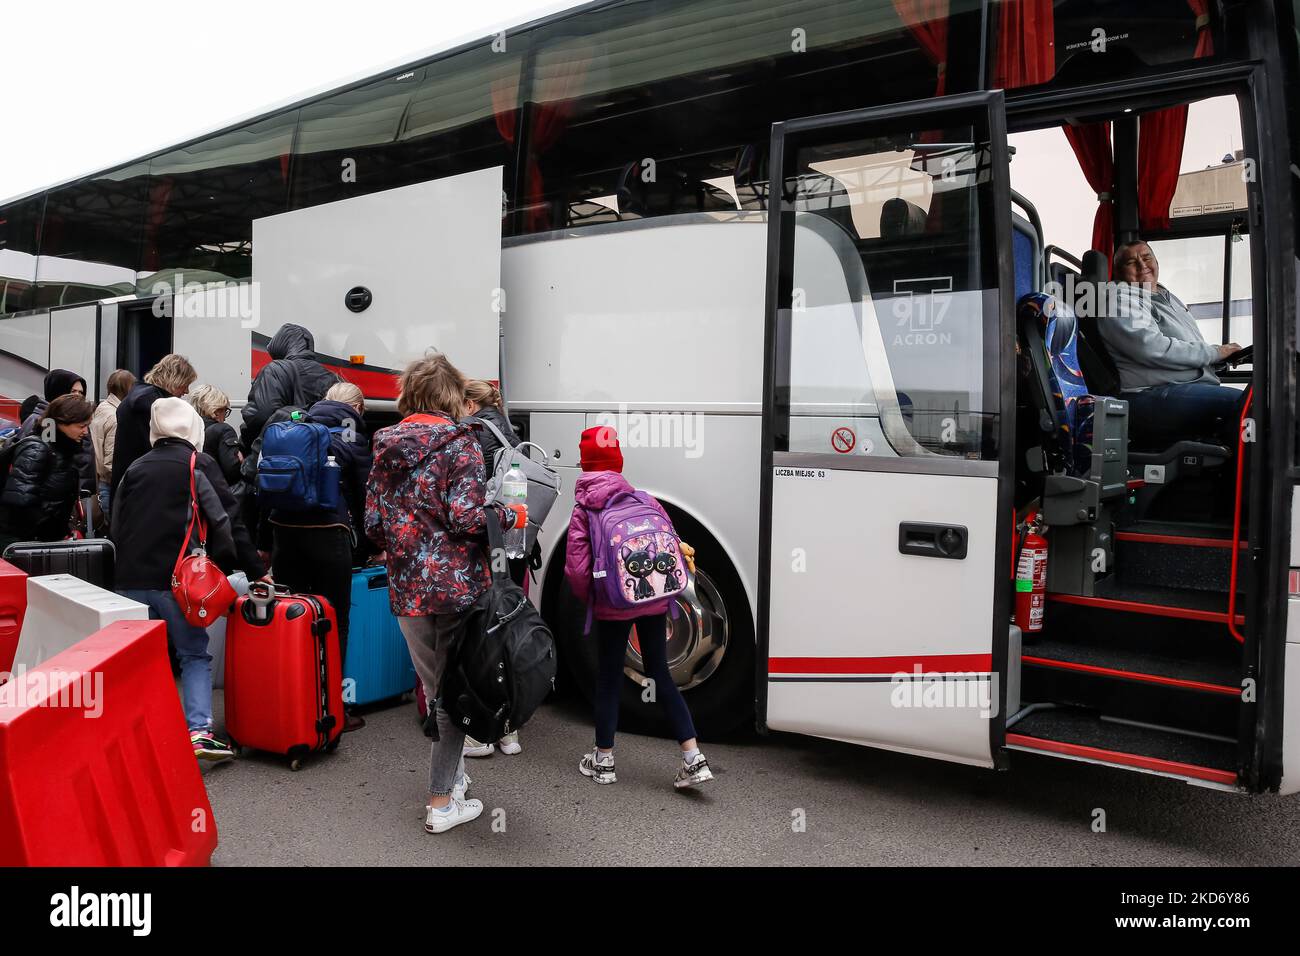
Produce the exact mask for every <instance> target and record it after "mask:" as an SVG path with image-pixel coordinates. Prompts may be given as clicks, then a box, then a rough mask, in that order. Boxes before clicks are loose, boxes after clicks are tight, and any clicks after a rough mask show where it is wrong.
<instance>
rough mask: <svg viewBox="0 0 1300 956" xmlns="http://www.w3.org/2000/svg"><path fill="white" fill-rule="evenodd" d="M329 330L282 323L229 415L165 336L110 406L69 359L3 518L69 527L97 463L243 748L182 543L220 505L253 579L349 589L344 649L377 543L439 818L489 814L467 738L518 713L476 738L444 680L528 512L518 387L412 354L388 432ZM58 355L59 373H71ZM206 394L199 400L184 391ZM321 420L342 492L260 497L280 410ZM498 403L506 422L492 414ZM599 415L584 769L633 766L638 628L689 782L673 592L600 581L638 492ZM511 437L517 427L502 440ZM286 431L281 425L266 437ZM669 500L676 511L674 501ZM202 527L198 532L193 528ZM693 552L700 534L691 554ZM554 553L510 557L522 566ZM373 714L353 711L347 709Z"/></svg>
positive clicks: (512, 740)
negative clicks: (493, 558)
mask: <svg viewBox="0 0 1300 956" xmlns="http://www.w3.org/2000/svg"><path fill="white" fill-rule="evenodd" d="M312 345H313V343H312V340H311V335H310V333H309V332H307V330H305V329H302V328H301V327H299V326H293V325H286V326H284V327H283V328H282V329H281V330H280V332H279V333H277V335H276V337H275V338H273V339H272V342H271V349H270V352H271V355H272V361H271V362H270V363H269V364H268V365H267V366H266V367H265V368H263V369H262V371H261V372H260V373H259V374H258V375H257V377H256V378H255V380H254V381H253V383H252V387H251V390H250V393H249V402H248V405H247V406H246V407H245V409H244V414H243V428H242V431H241V433H240V434H238V435H237V434H236V433H235V431H234V429H233V427H232V426H230V425H229V424H227V423H226V418H227V417H228V416H229V414H230V412H231V404H230V400H229V397H228V396H227V395H226V394H225V393H224V392H222V391H221V390H220V389H219V388H217V387H215V386H213V385H210V384H202V385H199V386H198V387H194V386H195V382H196V381H197V380H198V378H199V375H198V373H197V372H196V370H195V369H194V367H193V366H192V365H191V364H190V362H189V361H188V360H187V359H186V358H185V357H184V356H180V355H167V356H165V357H163V358H162V359H161V360H159V362H158V363H157V364H156V365H155V366H154V367H153V368H152V369H150V370H149V371H148V372H147V373H146V374H145V375H144V377H143V380H141V381H139V382H137V381H135V379H134V376H133V375H132V374H131V373H130V372H128V371H126V370H122V369H119V370H117V371H116V372H114V373H113V374H112V375H111V376H110V377H109V380H108V393H109V394H108V397H107V398H106V399H105V400H104V401H103V402H101V403H100V405H99V407H98V408H96V407H95V406H93V405H92V404H91V403H90V402H89V401H87V400H86V397H85V390H86V386H85V381H84V380H83V379H81V378H80V377H79V376H76V375H75V373H71V372H66V371H64V370H55V371H54V372H51V373H50V376H47V380H46V395H47V399H46V402H45V403H44V404H41V405H38V406H37V407H35V408H34V409H33V410H32V413H31V414H30V415H29V416H28V419H27V421H26V422H25V423H24V429H23V432H24V434H23V436H22V437H20V438H19V439H18V441H17V442H16V443H15V444H14V446H13V447H12V448H10V449H5V450H3V451H0V477H3V466H4V465H5V464H6V462H9V463H10V465H9V473H8V476H7V479H6V480H5V481H4V488H3V492H2V493H0V535H2V536H3V537H4V538H5V539H6V540H7V541H16V540H59V539H62V538H65V537H69V536H70V535H71V534H72V531H73V529H72V527H71V519H72V514H73V509H74V506H75V504H76V501H77V497H78V494H79V490H80V488H81V487H82V483H83V480H84V476H85V474H86V469H87V465H89V475H90V480H91V482H92V483H91V485H90V488H91V489H92V492H93V493H94V494H96V495H97V496H98V501H99V503H100V504H101V507H102V508H103V510H104V512H105V513H106V514H107V515H109V516H111V517H110V520H109V532H108V533H109V535H110V537H111V538H112V540H113V542H114V545H115V547H116V551H117V582H116V587H117V588H118V590H119V592H120V593H121V594H123V595H124V596H126V597H129V598H131V599H133V600H136V601H139V602H140V603H142V604H144V605H146V606H147V607H148V608H149V614H150V617H151V618H154V619H158V620H162V621H164V622H165V624H166V627H167V632H168V638H169V643H170V644H171V645H172V647H173V648H174V650H175V653H176V657H177V659H178V661H179V665H180V695H181V700H182V705H183V711H184V714H185V718H186V722H187V724H188V726H189V732H190V738H191V744H192V746H193V749H194V753H195V755H196V757H197V758H199V759H203V760H213V761H217V760H226V759H229V758H230V757H231V756H232V755H233V754H232V752H231V748H230V746H229V744H228V743H227V742H225V741H223V740H221V739H219V738H218V737H217V736H216V735H215V734H214V726H213V715H212V673H211V668H212V657H211V655H210V653H209V648H208V640H209V638H208V633H207V631H206V630H205V629H204V628H202V627H198V626H195V625H194V624H192V623H190V622H189V621H187V620H186V617H185V615H184V613H183V612H182V609H181V607H180V606H179V604H178V601H177V598H176V596H175V594H174V593H173V590H172V586H173V578H174V568H175V565H176V562H177V558H176V555H177V554H182V555H183V554H185V553H187V551H188V549H190V548H192V547H194V546H195V545H196V544H197V541H196V540H195V539H194V538H193V536H192V527H191V520H190V519H191V515H192V513H193V512H194V509H195V508H197V510H198V514H199V515H200V516H201V518H202V521H203V522H204V523H205V524H206V528H207V537H206V548H207V553H208V554H209V556H210V557H211V558H212V560H213V561H214V562H215V563H216V564H217V565H218V566H219V567H220V568H221V569H222V570H223V571H224V572H227V573H230V572H235V571H242V572H243V573H244V574H246V575H247V577H248V579H249V580H250V581H255V580H263V581H268V582H276V583H278V584H281V585H285V586H287V587H288V588H289V589H290V590H292V591H294V592H297V593H304V594H315V595H319V596H321V597H323V598H325V599H326V600H327V601H329V602H330V604H331V605H332V606H333V608H334V610H335V614H336V618H337V624H338V634H339V644H340V651H341V652H342V653H344V654H345V653H346V646H347V640H348V631H349V610H350V607H351V585H352V570H353V568H354V567H357V566H359V565H364V564H366V563H372V564H382V565H383V566H384V567H385V569H386V570H387V574H388V581H389V601H390V606H391V610H392V613H393V614H394V615H395V617H396V618H397V623H398V626H399V628H400V630H401V632H402V635H403V637H404V638H405V640H406V644H407V647H408V649H409V651H410V655H411V660H412V662H413V664H414V666H415V670H416V674H417V677H418V679H419V681H420V682H421V684H422V685H423V688H424V690H425V694H426V697H427V699H428V700H429V702H430V711H431V720H432V723H433V724H434V725H435V727H436V731H435V732H434V733H433V734H432V736H434V738H435V739H434V741H433V743H432V749H431V754H430V770H429V785H428V791H429V798H428V803H427V806H426V816H425V829H426V830H427V831H428V832H430V833H441V832H445V831H446V830H449V829H451V828H453V827H455V826H458V825H460V824H462V823H466V822H469V821H470V820H473V819H474V818H475V817H477V816H478V815H479V814H480V813H481V812H482V809H483V805H482V803H481V801H478V800H473V799H470V798H469V797H468V796H467V791H468V789H469V786H470V782H471V781H470V778H469V776H468V775H467V774H466V772H465V759H464V758H465V757H466V756H486V755H488V754H491V753H493V752H494V751H495V750H496V749H499V750H500V751H501V752H502V753H505V754H518V753H520V752H521V750H522V746H521V744H520V742H519V737H518V733H517V731H516V732H512V733H510V734H507V735H506V736H504V737H502V738H501V739H499V740H495V741H491V740H489V741H477V740H473V739H472V738H467V737H466V736H465V733H464V731H463V730H462V729H460V728H458V727H457V726H456V725H455V724H453V722H452V721H451V719H450V718H449V717H448V714H447V711H446V709H445V708H444V707H443V705H442V702H441V701H440V700H439V699H438V696H437V693H438V690H439V687H440V685H441V683H442V677H443V675H444V673H445V672H446V670H447V667H448V658H449V654H450V651H451V646H452V640H453V637H454V635H456V634H457V632H458V627H459V626H460V624H461V623H462V621H463V620H464V618H465V616H466V614H467V612H468V611H469V609H470V608H471V607H472V606H473V605H474V603H475V601H476V599H478V597H479V596H480V595H481V594H482V593H483V592H484V591H485V590H486V589H487V588H488V587H489V584H490V581H491V572H490V563H489V562H490V557H489V554H488V549H487V547H486V536H487V532H488V524H489V523H490V522H496V523H497V524H498V526H499V527H501V528H502V529H503V530H504V529H507V528H511V527H523V524H522V518H521V517H520V514H519V513H518V512H517V511H515V510H512V509H511V508H510V507H507V506H505V505H502V504H501V503H499V502H493V503H489V501H488V478H489V475H490V474H492V470H493V466H494V463H495V462H496V461H497V456H498V453H499V452H500V451H502V450H505V446H506V445H509V446H510V447H514V446H516V445H518V444H519V436H518V434H517V433H516V432H515V430H514V428H513V426H512V425H511V424H510V421H509V419H508V418H507V416H506V415H505V411H504V407H503V403H502V400H501V394H500V392H499V391H498V390H497V388H496V387H495V385H493V384H492V383H490V382H483V381H475V380H467V379H466V378H465V377H464V376H463V375H462V373H461V372H460V371H459V370H458V369H457V368H456V367H455V366H454V365H453V364H452V363H451V361H450V360H449V359H448V358H447V357H446V356H444V355H440V354H435V355H431V356H429V357H426V358H423V359H420V360H418V361H416V362H413V363H411V365H409V366H408V367H407V368H406V370H405V371H404V372H403V373H402V374H401V376H400V380H399V391H398V399H397V410H398V412H399V414H400V415H401V416H402V419H401V420H400V421H399V422H398V423H397V424H395V425H391V426H389V427H387V428H381V429H379V430H378V431H377V432H376V433H375V434H374V435H373V437H372V436H370V435H369V434H368V431H367V428H366V426H365V414H366V403H365V396H364V394H363V393H362V391H361V389H360V388H358V387H357V386H356V385H353V384H351V383H348V382H345V381H342V380H340V379H339V378H337V377H336V376H335V375H334V373H332V372H331V371H329V369H327V368H326V367H325V366H324V365H323V364H322V363H320V362H318V361H317V360H316V359H315V357H314V353H313V352H312ZM56 373H57V374H56ZM186 398H188V401H186V400H185V399H186ZM284 420H293V421H308V422H311V423H316V424H320V425H324V426H326V427H327V428H328V429H329V432H330V441H329V455H330V462H331V466H332V465H334V464H337V466H338V468H339V484H340V494H339V496H338V501H337V505H335V506H333V507H330V508H316V509H307V510H296V509H286V508H283V507H275V506H270V505H268V506H266V507H259V505H258V502H257V500H256V499H257V494H256V488H257V485H256V480H255V479H256V475H257V467H256V466H257V456H258V453H259V447H260V443H261V441H262V438H263V436H264V434H265V433H266V429H267V427H268V425H270V424H271V423H272V422H275V421H284ZM486 423H491V427H489V426H488V425H487V424H486ZM595 432H596V430H595V429H588V430H587V432H584V433H583V435H582V436H581V440H580V442H579V450H580V453H581V465H582V469H583V472H584V474H583V475H582V476H581V478H580V479H579V481H578V485H577V488H576V492H575V494H576V499H577V502H578V503H577V506H576V507H575V510H574V514H573V517H572V520H571V523H570V529H569V536H568V552H567V554H566V561H565V575H566V577H567V578H568V581H569V585H570V588H571V589H572V590H573V592H574V593H575V594H576V595H578V596H579V598H581V599H584V600H590V601H591V604H592V608H593V612H594V616H595V619H596V622H597V623H596V630H595V634H594V635H593V639H594V640H595V641H596V643H597V648H598V651H599V654H598V656H599V663H600V666H599V678H598V686H597V693H596V700H597V704H596V717H595V746H594V747H593V749H592V750H591V751H590V752H589V753H587V754H585V755H584V756H583V757H582V759H581V761H580V763H579V767H578V769H579V772H580V773H581V774H582V775H583V776H584V777H586V778H589V779H591V780H593V781H595V782H596V783H601V784H608V783H613V782H615V779H616V778H615V774H614V762H613V746H614V732H615V729H616V727H617V721H618V701H619V693H618V691H619V683H620V681H621V679H622V663H623V656H624V654H625V651H626V646H627V640H628V635H629V631H630V629H631V628H632V627H633V626H634V625H635V626H636V628H637V634H638V637H639V641H640V648H641V654H642V657H643V659H644V660H645V662H646V666H647V668H648V676H650V677H651V678H653V679H654V680H655V681H656V682H657V684H658V686H659V687H660V688H662V690H660V692H659V694H658V696H657V699H658V700H659V701H660V703H661V706H663V707H664V708H665V710H666V713H667V715H668V716H669V718H670V720H671V722H672V725H673V727H674V728H675V730H676V736H677V738H678V743H679V745H680V748H681V764H680V765H679V766H678V768H677V771H676V777H675V779H674V784H675V786H678V787H683V786H698V785H699V784H701V783H704V782H707V781H708V780H710V779H712V774H711V772H710V771H709V767H708V763H707V761H706V760H705V758H704V757H703V755H702V754H701V753H700V749H699V746H698V742H697V740H696V734H695V729H694V726H693V724H692V721H691V716H690V713H689V710H688V708H687V706H686V703H685V701H684V700H683V699H682V696H681V694H680V693H679V692H678V691H677V688H676V686H675V684H674V682H673V680H672V677H671V675H670V674H669V672H668V668H667V660H666V633H665V622H664V614H665V613H666V611H667V608H668V599H664V600H663V601H659V602H656V603H653V604H647V605H644V606H642V607H639V608H638V609H637V610H636V611H635V613H630V612H628V611H627V610H625V609H617V608H612V607H607V606H604V604H603V603H602V599H601V597H600V595H599V594H598V593H596V590H595V589H593V588H592V573H593V572H592V545H591V539H590V536H589V534H588V529H589V527H590V522H592V521H596V520H599V518H598V515H599V513H600V510H601V509H602V508H603V507H605V505H606V504H607V503H608V502H609V501H610V500H611V499H612V498H614V497H615V496H617V495H619V494H621V493H624V492H629V493H630V492H631V491H632V486H631V485H630V484H629V483H628V482H627V481H626V479H624V478H623V477H622V475H621V471H622V457H621V453H620V451H619V447H618V440H617V435H616V434H614V432H613V430H612V429H603V430H602V431H601V434H600V435H599V436H597V435H596V434H595ZM503 439H504V442H503ZM268 448H269V445H268ZM659 513H660V514H663V515H664V519H665V521H666V520H667V516H666V513H664V512H663V511H662V508H659ZM187 536H188V537H187ZM689 553H691V552H690V551H689V547H688V546H685V545H684V544H683V549H682V554H683V555H687V554H689ZM535 559H536V554H533V555H529V556H527V557H524V558H519V559H512V560H511V561H510V575H511V577H512V578H513V579H514V581H515V583H516V584H520V585H521V586H522V585H523V583H524V581H525V580H526V576H527V572H528V565H529V564H530V563H531V562H532V561H534V560H535ZM363 723H364V721H362V720H360V719H359V718H358V717H356V715H352V714H349V715H348V719H347V723H346V727H345V729H347V730H353V729H356V728H358V727H360V726H362V725H363Z"/></svg>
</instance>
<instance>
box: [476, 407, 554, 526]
mask: <svg viewBox="0 0 1300 956" xmlns="http://www.w3.org/2000/svg"><path fill="white" fill-rule="evenodd" d="M466 421H470V422H473V423H474V424H476V425H483V426H484V427H486V428H487V429H488V431H490V432H491V433H492V434H493V435H494V436H496V440H497V441H499V442H500V443H501V448H500V450H499V451H498V452H497V453H496V455H495V457H494V458H493V460H492V462H491V463H490V464H489V463H486V462H485V464H487V471H488V480H487V495H486V503H487V504H492V503H494V502H497V501H500V500H501V483H502V481H503V480H504V479H505V476H506V472H507V471H509V470H510V464H511V462H513V461H514V459H515V458H518V459H519V468H520V470H521V471H522V472H523V473H524V475H525V476H526V477H527V478H528V537H527V544H526V548H527V549H528V550H532V547H533V542H534V541H536V540H537V533H538V532H539V531H540V530H541V529H542V525H543V524H544V523H545V522H546V516H547V515H548V514H550V512H551V505H553V504H555V499H556V498H558V497H559V495H560V473H559V472H558V471H556V470H555V469H554V468H552V467H551V459H550V458H549V457H548V456H547V454H546V451H545V449H543V448H542V447H541V446H540V445H537V444H534V443H533V442H530V441H523V442H520V443H519V444H518V445H516V446H514V447H513V448H512V447H511V445H510V442H509V441H508V440H507V439H506V436H505V435H503V434H501V429H499V428H497V427H496V425H493V424H492V423H491V422H490V421H488V420H487V419H486V418H468V419H466ZM528 448H536V449H537V452H538V454H539V455H541V460H540V461H537V460H535V459H533V458H530V457H529V454H528V452H527V451H526V449H528Z"/></svg>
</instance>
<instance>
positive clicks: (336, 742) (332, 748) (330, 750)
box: [325, 737, 343, 754]
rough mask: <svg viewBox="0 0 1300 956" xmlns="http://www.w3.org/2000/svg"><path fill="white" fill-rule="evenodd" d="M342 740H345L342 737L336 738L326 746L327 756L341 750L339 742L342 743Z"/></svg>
mask: <svg viewBox="0 0 1300 956" xmlns="http://www.w3.org/2000/svg"><path fill="white" fill-rule="evenodd" d="M342 739H343V738H342V737H335V738H334V739H333V740H331V741H330V742H329V743H327V744H326V745H325V752H326V753H327V754H332V753H333V752H334V751H336V750H338V749H339V741H341V740H342Z"/></svg>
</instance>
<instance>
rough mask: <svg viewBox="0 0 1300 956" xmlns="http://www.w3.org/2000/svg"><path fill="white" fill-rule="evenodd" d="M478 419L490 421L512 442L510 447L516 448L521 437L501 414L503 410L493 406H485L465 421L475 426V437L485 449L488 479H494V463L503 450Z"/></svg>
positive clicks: (484, 462)
mask: <svg viewBox="0 0 1300 956" xmlns="http://www.w3.org/2000/svg"><path fill="white" fill-rule="evenodd" d="M476 418H482V419H486V420H488V421H490V422H491V423H492V424H493V425H495V426H496V427H497V430H498V431H499V432H501V434H503V435H505V436H506V438H507V439H508V440H509V442H510V447H511V448H514V447H515V446H516V445H518V444H519V435H518V434H516V432H515V427H514V426H513V425H511V424H510V420H509V419H508V418H506V417H505V415H503V414H501V409H499V408H496V407H495V406H492V405H484V406H483V407H482V408H480V409H479V410H478V411H477V412H475V413H474V414H473V415H471V416H470V417H469V418H467V419H465V421H467V422H469V423H470V425H472V426H474V435H475V437H477V438H478V443H479V447H480V448H482V449H483V467H484V469H485V470H486V471H487V477H488V478H491V477H492V462H493V460H494V459H495V458H496V454H497V452H498V451H500V450H501V443H500V442H499V441H497V437H496V436H495V435H493V434H492V432H491V431H490V430H489V429H487V428H485V427H484V426H483V425H480V424H478V423H476V422H475V421H474V419H476Z"/></svg>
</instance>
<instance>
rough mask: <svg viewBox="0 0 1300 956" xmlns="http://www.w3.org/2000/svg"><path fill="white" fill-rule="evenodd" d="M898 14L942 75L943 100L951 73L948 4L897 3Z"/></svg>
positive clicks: (942, 0) (938, 90) (928, 0)
mask: <svg viewBox="0 0 1300 956" xmlns="http://www.w3.org/2000/svg"><path fill="white" fill-rule="evenodd" d="M894 10H895V12H897V13H898V17H899V19H900V20H902V21H903V24H904V25H905V26H906V27H907V29H908V30H910V31H911V32H912V36H913V37H915V38H916V42H917V43H919V44H920V46H921V49H922V50H924V51H925V55H926V56H928V57H929V58H930V62H931V63H933V64H934V65H935V71H936V72H937V73H938V75H939V79H938V82H937V84H936V86H935V88H934V95H935V96H943V91H944V84H945V76H944V74H945V73H947V70H948V0H894Z"/></svg>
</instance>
